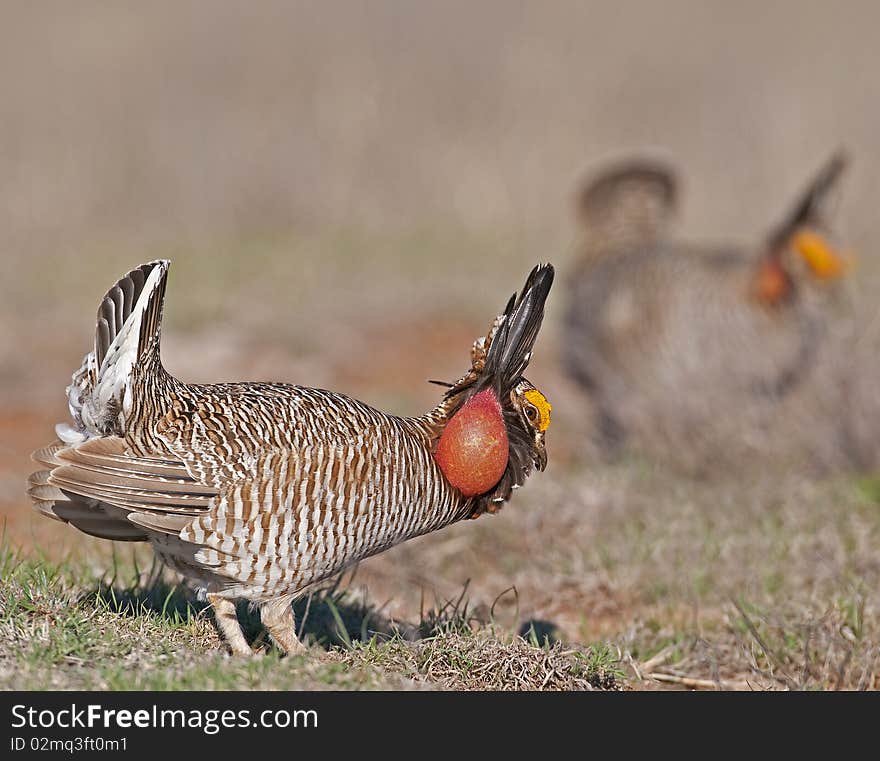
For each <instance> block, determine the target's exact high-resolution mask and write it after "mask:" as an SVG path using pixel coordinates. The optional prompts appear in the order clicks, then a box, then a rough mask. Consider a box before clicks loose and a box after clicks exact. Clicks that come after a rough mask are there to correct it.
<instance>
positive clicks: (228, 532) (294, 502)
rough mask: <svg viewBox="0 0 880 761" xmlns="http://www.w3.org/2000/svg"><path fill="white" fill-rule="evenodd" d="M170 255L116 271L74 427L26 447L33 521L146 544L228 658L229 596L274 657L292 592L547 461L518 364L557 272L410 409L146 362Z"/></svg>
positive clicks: (512, 307)
mask: <svg viewBox="0 0 880 761" xmlns="http://www.w3.org/2000/svg"><path fill="white" fill-rule="evenodd" d="M168 266H169V262H167V261H155V262H151V263H149V264H144V265H142V266H140V267H138V268H137V269H135V270H132V271H131V272H129V273H128V274H127V275H126V276H125V277H123V278H122V279H121V280H119V282H118V283H116V285H114V286H113V287H112V288H111V289H110V290H109V291H108V293H107V295H106V296H105V297H104V299H103V301H102V302H101V305H100V308H99V311H98V321H97V329H96V333H95V345H94V349H93V350H92V351H91V352H90V353H89V354H87V355H86V357H85V360H84V361H83V364H82V367H81V368H80V369H79V370H77V371H76V373H74V375H73V381H72V383H71V385H70V386H69V387H68V389H67V394H68V399H69V405H70V413H71V416H72V422H71V423H65V424H60V425H58V426H57V427H56V432H57V435H58V440H57V441H55V442H54V443H52V444H50V445H49V446H48V447H46V448H44V449H41V450H38V451H37V452H35V453H34V455H33V456H34V459H35V460H36V461H38V462H40V463H42V464H43V465H44V466H45V469H44V470H40V471H38V472H36V473H34V474H33V475H32V476H31V478H30V489H29V494H30V495H31V497H32V498H33V500H34V506H35V508H36V509H37V510H38V511H39V512H41V513H42V514H44V515H46V516H48V517H50V518H55V519H57V520H61V521H65V522H67V523H69V524H71V525H72V526H75V527H76V528H78V529H80V530H81V531H84V532H85V533H87V534H91V535H93V536H97V537H102V538H105V539H113V540H118V541H134V542H139V541H143V542H149V543H150V544H151V545H152V546H153V548H154V550H155V552H156V553H157V554H158V556H159V557H160V558H161V559H162V560H163V561H164V562H165V563H166V564H167V565H168V566H170V567H171V568H173V569H175V570H177V571H178V572H180V573H181V574H182V575H183V576H184V577H185V578H186V579H187V580H188V581H189V582H190V583H192V584H193V585H194V586H195V587H196V588H198V589H199V590H203V591H204V592H205V593H206V595H207V599H208V600H209V602H210V604H211V605H212V606H213V608H214V612H215V616H216V620H217V623H218V627H219V629H220V630H221V632H222V634H223V635H224V637H225V639H226V642H227V643H228V645H229V647H230V648H231V650H232V651H233V652H234V653H237V654H248V653H250V652H251V650H250V647H249V646H248V643H247V641H246V640H245V638H244V635H243V634H242V631H241V628H240V626H239V624H238V620H237V618H236V613H235V605H234V601H235V600H236V599H238V598H245V599H247V600H250V601H252V602H255V603H257V604H258V605H259V606H260V609H261V618H262V621H263V624H264V625H265V626H266V628H267V629H268V631H269V634H270V635H271V637H272V639H273V640H274V642H275V643H276V644H277V645H278V647H279V648H281V649H282V650H284V651H285V652H292V651H295V650H297V649H299V648H300V647H301V644H300V643H299V641H298V640H297V637H296V633H295V629H294V621H293V612H292V609H291V604H290V603H291V601H292V599H293V598H294V597H295V596H296V595H297V594H298V593H301V592H302V591H303V590H304V589H305V588H307V587H308V586H309V585H311V584H314V583H315V582H318V581H320V580H322V579H325V578H327V577H328V576H331V575H333V574H336V573H337V572H339V571H340V570H341V569H343V568H344V567H346V566H348V565H350V564H352V563H354V562H356V561H358V560H360V559H362V558H365V557H367V556H369V555H374V554H376V553H379V552H382V551H383V550H385V549H387V548H389V547H391V546H393V545H395V544H398V543H399V542H402V541H405V540H406V539H409V538H411V537H414V536H418V535H420V534H426V533H428V532H431V531H435V530H437V529H439V528H442V527H444V526H446V525H448V524H450V523H453V522H455V521H458V520H461V519H463V518H476V517H478V516H480V515H482V514H483V513H485V512H495V511H497V510H498V509H499V508H500V506H501V505H502V503H504V502H505V501H506V500H508V499H509V498H510V496H511V493H512V492H513V490H514V489H516V488H518V487H519V486H521V485H522V484H523V482H524V481H525V480H526V478H527V477H528V476H529V474H530V473H531V471H532V468H533V466H536V467H537V468H539V469H540V470H543V469H544V467H545V466H546V464H547V454H546V449H545V445H544V435H545V432H546V430H547V427H548V426H549V424H550V405H549V404H548V403H547V400H546V399H545V398H544V396H543V395H542V394H541V392H540V391H538V390H537V389H536V388H535V387H534V386H533V385H532V384H531V383H530V382H529V381H528V380H526V378H524V377H523V373H524V372H525V370H526V367H527V366H528V364H529V360H530V358H531V355H532V347H533V346H534V343H535V340H536V338H537V335H538V330H539V328H540V325H541V321H542V318H543V313H544V302H545V300H546V298H547V295H548V293H549V291H550V286H551V284H552V282H553V268H552V266H550V265H549V264H547V265H539V266H537V267H535V269H534V270H533V271H532V272H531V274H530V275H529V277H528V280H527V281H526V283H525V286H524V288H523V290H522V292H521V294H520V295H519V296H518V297H517V296H516V294H514V296H513V297H512V298H511V299H510V301H509V302H508V304H507V307H506V308H505V310H504V312H503V313H502V314H501V315H499V316H498V317H497V318H496V319H495V321H494V323H493V325H492V326H491V330H490V332H489V333H488V335H487V336H486V337H485V338H481V339H478V340H477V341H476V342H475V343H474V346H473V349H472V351H471V367H470V369H469V370H468V372H467V373H466V374H465V375H464V376H462V377H461V378H460V379H459V380H458V381H457V382H456V383H454V384H450V386H449V388H448V390H447V391H446V393H445V394H444V396H443V398H442V400H441V401H440V403H439V404H438V405H437V406H436V407H435V408H434V409H432V410H431V411H430V412H428V413H426V414H425V415H422V416H420V417H396V416H393V415H388V414H385V413H384V412H380V411H379V410H376V409H373V408H372V407H370V406H368V405H366V404H363V403H362V402H359V401H356V400H354V399H351V398H349V397H347V396H344V395H343V394H338V393H334V392H331V391H324V390H320V389H314V388H305V387H302V386H294V385H287V384H281V383H222V384H216V385H193V384H187V383H183V382H181V381H179V380H177V379H176V378H174V377H172V376H171V375H170V374H169V373H168V372H167V371H166V370H165V369H164V367H163V366H162V363H161V361H160V357H159V335H160V327H161V316H162V306H163V299H164V293H165V284H166V279H167V276H168Z"/></svg>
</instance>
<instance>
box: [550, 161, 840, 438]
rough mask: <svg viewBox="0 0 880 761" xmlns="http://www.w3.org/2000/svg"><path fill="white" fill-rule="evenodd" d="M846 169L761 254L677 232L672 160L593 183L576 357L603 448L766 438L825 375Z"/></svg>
mask: <svg viewBox="0 0 880 761" xmlns="http://www.w3.org/2000/svg"><path fill="white" fill-rule="evenodd" d="M844 166H845V162H844V159H843V157H842V156H840V155H836V156H834V157H833V158H832V159H831V160H830V161H829V162H828V163H827V164H826V165H825V166H824V167H823V168H822V169H821V171H820V172H819V173H818V174H817V176H816V177H815V178H814V179H813V180H812V182H810V184H809V186H808V187H807V189H806V190H805V192H804V193H803V194H802V195H801V197H800V198H798V200H797V202H796V203H795V204H794V205H793V207H792V209H791V210H790V212H789V213H788V214H787V215H786V217H785V218H784V219H783V221H782V222H781V223H780V224H779V225H777V226H776V227H775V228H774V229H773V230H771V232H770V233H769V234H768V235H767V236H766V238H765V239H764V241H762V242H760V243H759V244H757V245H755V246H754V247H738V246H703V245H694V244H691V243H688V242H681V241H678V240H675V239H674V238H672V237H671V234H670V233H671V230H672V227H673V224H672V223H673V219H674V216H675V211H676V203H677V185H678V183H677V179H676V176H675V174H674V173H673V172H672V170H670V169H669V168H668V167H666V166H664V165H662V164H659V163H656V162H654V163H650V162H640V161H635V162H632V163H629V164H620V165H617V166H614V167H612V168H611V169H609V170H608V171H607V172H604V173H602V174H601V175H600V176H599V177H597V178H596V179H595V180H594V181H593V182H591V183H590V184H589V185H588V186H587V187H586V189H585V190H584V192H583V193H582V194H581V196H580V205H579V213H580V217H581V222H582V226H583V231H582V236H583V243H582V251H581V256H580V258H579V261H578V262H577V263H576V266H575V267H574V269H573V272H572V275H571V278H570V280H569V282H568V285H569V290H568V303H567V305H566V312H565V316H564V344H565V347H566V351H565V361H566V368H567V371H568V373H569V374H570V376H571V377H572V378H573V379H574V380H575V381H577V382H578V383H579V384H580V385H581V386H583V387H584V388H585V389H586V390H587V391H588V392H589V394H590V397H591V399H592V402H593V404H594V406H595V410H596V413H597V426H596V427H597V429H598V430H599V431H600V439H601V441H602V443H603V444H604V445H605V446H607V447H611V448H614V447H616V446H617V445H619V444H620V443H621V442H622V441H624V440H629V441H630V443H634V444H635V445H636V447H637V448H638V447H639V446H640V445H641V444H642V443H644V441H645V440H648V439H653V440H656V443H658V444H660V445H661V446H662V447H670V446H671V447H673V448H675V446H676V445H678V444H681V445H683V446H684V445H687V444H688V443H692V444H695V445H696V447H695V448H696V450H697V454H698V455H699V454H701V453H702V446H703V445H704V444H705V443H706V441H707V439H708V438H711V436H712V435H713V434H717V436H716V439H717V443H719V444H720V445H721V447H722V448H727V449H728V450H729V449H735V448H736V447H737V446H738V445H739V444H743V445H744V446H746V447H747V448H748V447H749V446H750V445H751V443H753V442H750V441H749V439H750V438H751V439H758V438H760V437H761V436H762V435H763V432H764V431H765V429H766V428H767V427H768V426H769V425H770V414H771V410H772V409H773V407H774V405H776V404H777V403H778V402H779V401H780V400H781V399H783V398H785V397H786V396H787V395H789V394H790V393H792V392H793V391H795V390H797V389H798V387H799V386H800V384H802V383H803V382H804V380H805V379H807V378H809V377H810V375H811V373H812V371H813V370H814V368H815V366H816V364H817V361H818V357H819V354H820V349H821V347H822V345H823V339H824V337H825V334H826V323H827V317H828V314H829V307H830V301H831V300H832V299H831V295H832V294H833V292H834V288H833V287H831V286H832V284H833V283H835V282H836V281H838V280H839V279H840V278H841V276H842V275H843V274H844V273H845V272H846V269H847V262H846V257H844V256H842V255H841V254H840V253H838V252H837V251H836V250H835V248H834V247H833V246H832V244H831V243H830V241H829V238H828V231H827V229H826V227H825V223H824V220H823V208H824V207H825V206H827V198H828V196H829V194H830V191H831V190H832V189H833V188H834V187H835V185H836V182H837V180H838V178H839V177H840V175H841V173H842V171H843V169H844ZM713 429H714V430H713ZM737 438H739V441H737V440H736V439H737ZM653 443H654V442H653V441H652V447H649V448H653Z"/></svg>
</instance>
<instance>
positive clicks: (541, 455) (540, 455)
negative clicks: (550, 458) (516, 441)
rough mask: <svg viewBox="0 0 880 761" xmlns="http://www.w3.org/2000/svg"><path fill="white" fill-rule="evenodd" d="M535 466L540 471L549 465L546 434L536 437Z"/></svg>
mask: <svg viewBox="0 0 880 761" xmlns="http://www.w3.org/2000/svg"><path fill="white" fill-rule="evenodd" d="M535 467H537V468H538V470H540V471H543V470H544V468H546V467H547V447H546V446H545V445H544V434H541V435H540V436H536V437H535Z"/></svg>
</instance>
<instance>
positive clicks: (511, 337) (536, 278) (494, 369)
mask: <svg viewBox="0 0 880 761" xmlns="http://www.w3.org/2000/svg"><path fill="white" fill-rule="evenodd" d="M553 272H554V270H553V266H552V265H551V264H539V265H538V266H536V267H535V268H534V269H533V270H532V271H531V273H530V274H529V277H528V279H527V280H526V284H525V286H524V287H523V289H522V292H521V293H520V295H519V298H517V296H516V294H514V295H513V296H512V297H511V299H510V301H509V302H508V303H507V307H506V308H505V310H504V316H505V319H504V322H503V323H502V324H501V326H500V327H499V329H498V332H497V333H496V335H495V337H494V339H493V340H492V345H491V346H490V347H489V353H488V355H487V357H486V366H485V371H484V372H485V377H486V379H487V380H489V381H490V382H491V383H492V385H493V386H494V387H495V389H496V390H497V391H498V392H501V391H502V390H504V389H508V390H509V389H510V387H511V386H512V385H514V384H515V382H516V380H517V379H518V378H519V377H521V376H522V374H523V373H524V372H525V370H526V368H527V367H528V364H529V360H530V359H531V353H532V348H533V347H534V345H535V341H536V340H537V338H538V331H539V330H540V328H541V322H542V320H543V319H544V302H545V301H546V300H547V295H548V294H549V293H550V286H552V285H553Z"/></svg>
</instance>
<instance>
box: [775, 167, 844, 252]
mask: <svg viewBox="0 0 880 761" xmlns="http://www.w3.org/2000/svg"><path fill="white" fill-rule="evenodd" d="M846 165H847V157H846V154H845V153H844V152H843V151H838V152H837V153H835V154H834V155H833V156H832V157H831V158H830V159H829V160H828V162H827V163H826V164H825V165H824V166H823V167H822V169H820V170H819V173H818V174H817V175H816V176H815V177H814V178H813V180H812V182H810V184H809V185H808V186H807V189H806V190H805V191H804V193H803V194H802V195H801V196H800V197H799V198H798V200H797V203H795V205H794V206H793V207H792V209H791V211H790V212H789V213H788V216H787V217H786V218H785V219H784V220H783V222H782V224H780V225H779V226H778V227H776V228H775V229H774V230H773V231H772V232H771V233H770V235H769V236H768V242H769V245H770V248H777V247H780V246H783V245H785V244H786V243H787V242H788V239H789V238H790V237H791V236H792V235H793V234H794V233H795V232H796V231H797V229H798V228H799V227H801V226H803V225H806V224H818V223H820V222H821V213H822V207H823V205H824V204H825V201H826V199H827V198H828V194H829V193H830V192H831V190H833V189H834V187H835V185H836V184H837V181H838V179H839V178H840V176H841V175H842V174H843V171H844V169H846Z"/></svg>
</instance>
